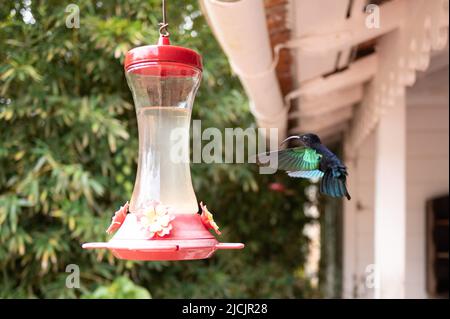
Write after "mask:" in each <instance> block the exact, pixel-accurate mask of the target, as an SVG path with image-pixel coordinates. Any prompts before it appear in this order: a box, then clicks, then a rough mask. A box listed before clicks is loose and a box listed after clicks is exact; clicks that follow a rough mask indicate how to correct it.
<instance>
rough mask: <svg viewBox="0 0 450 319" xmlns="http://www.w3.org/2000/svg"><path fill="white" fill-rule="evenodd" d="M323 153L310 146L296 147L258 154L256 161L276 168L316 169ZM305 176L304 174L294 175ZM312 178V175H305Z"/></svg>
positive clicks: (295, 170)
mask: <svg viewBox="0 0 450 319" xmlns="http://www.w3.org/2000/svg"><path fill="white" fill-rule="evenodd" d="M321 158H322V155H320V154H318V153H317V152H316V151H315V150H314V149H312V148H309V147H294V148H287V149H284V150H280V151H274V152H270V153H262V154H258V155H257V156H256V163H257V164H258V165H260V166H270V167H273V168H275V169H280V170H284V171H288V172H290V173H294V172H298V171H316V170H318V169H319V164H320V159H321ZM293 177H303V176H300V175H299V176H293ZM305 178H310V177H305Z"/></svg>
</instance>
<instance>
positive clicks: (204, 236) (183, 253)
mask: <svg viewBox="0 0 450 319" xmlns="http://www.w3.org/2000/svg"><path fill="white" fill-rule="evenodd" d="M172 226H173V228H172V231H171V232H170V234H169V235H168V236H167V237H164V238H155V239H146V238H144V237H143V235H142V233H141V231H140V230H139V225H138V223H137V219H136V216H135V215H133V214H128V215H127V217H126V219H125V221H124V222H123V224H122V226H121V227H120V228H119V230H118V231H117V233H116V234H115V235H114V237H113V238H112V239H111V240H110V241H109V242H102V243H86V244H83V245H82V247H83V248H85V249H109V250H111V252H112V253H113V254H114V256H116V257H117V258H119V259H127V260H193V259H205V258H209V257H211V256H212V255H213V254H214V252H215V251H216V250H219V249H242V248H244V244H241V243H219V242H218V241H217V239H216V238H215V237H214V236H213V235H212V234H211V233H210V232H209V231H208V230H207V229H206V227H205V226H204V225H203V223H202V221H201V219H200V215H198V214H186V215H184V214H178V215H175V219H174V220H173V221H172Z"/></svg>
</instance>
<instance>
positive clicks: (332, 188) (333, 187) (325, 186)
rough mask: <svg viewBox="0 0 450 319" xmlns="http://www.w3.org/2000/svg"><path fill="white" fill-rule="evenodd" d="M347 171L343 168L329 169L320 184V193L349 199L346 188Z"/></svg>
mask: <svg viewBox="0 0 450 319" xmlns="http://www.w3.org/2000/svg"><path fill="white" fill-rule="evenodd" d="M346 176H347V171H346V169H345V167H337V168H329V169H328V170H327V171H326V172H325V174H324V176H323V178H322V180H321V182H320V192H321V193H322V194H326V195H328V196H331V197H344V196H345V197H346V198H347V199H348V200H350V199H351V196H350V194H349V193H348V190H347V186H346Z"/></svg>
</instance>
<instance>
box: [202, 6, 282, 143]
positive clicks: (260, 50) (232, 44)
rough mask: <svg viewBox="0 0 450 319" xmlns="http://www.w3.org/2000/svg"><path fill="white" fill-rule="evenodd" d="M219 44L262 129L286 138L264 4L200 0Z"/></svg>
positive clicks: (279, 137) (280, 96) (280, 138)
mask: <svg viewBox="0 0 450 319" xmlns="http://www.w3.org/2000/svg"><path fill="white" fill-rule="evenodd" d="M200 4H201V5H202V9H203V11H204V12H205V14H206V17H207V21H208V23H209V24H210V26H211V28H212V30H213V32H214V34H215V36H216V38H217V40H218V41H219V43H220V45H221V46H222V48H223V50H224V51H225V54H226V55H227V57H228V60H229V62H230V64H231V67H232V69H233V71H234V72H235V73H236V74H237V75H238V76H239V78H240V80H241V83H242V85H243V87H244V89H245V91H246V93H247V95H248V97H249V99H250V110H251V112H252V114H253V115H254V116H255V118H256V122H257V124H258V126H259V127H262V128H277V129H278V139H279V140H282V139H284V138H285V136H286V128H287V120H288V117H287V111H288V109H287V108H286V107H285V104H284V101H283V96H282V94H281V90H280V86H279V83H278V79H277V76H276V73H275V67H274V66H275V63H276V62H275V63H274V61H273V58H272V48H271V46H270V42H269V32H268V30H267V24H266V16H265V11H264V1H261V0H240V1H220V0H200Z"/></svg>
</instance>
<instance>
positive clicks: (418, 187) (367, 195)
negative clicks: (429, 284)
mask: <svg viewBox="0 0 450 319" xmlns="http://www.w3.org/2000/svg"><path fill="white" fill-rule="evenodd" d="M448 73H449V70H448V66H447V67H446V68H444V69H440V70H438V71H435V72H433V73H431V74H427V75H424V76H423V77H421V78H419V79H418V80H417V83H416V84H415V85H414V86H413V87H412V88H410V89H408V92H407V100H406V103H407V109H406V113H407V114H406V127H407V128H406V130H407V136H406V143H407V144H406V153H407V155H406V156H407V163H406V173H407V174H406V175H407V177H406V178H407V180H406V184H407V186H406V187H407V192H406V201H407V204H406V210H407V212H406V261H405V268H406V269H405V272H406V275H405V297H406V298H426V297H427V293H426V283H425V278H426V274H425V271H426V269H425V268H426V260H425V201H426V200H427V199H428V198H430V197H434V196H439V195H442V194H445V193H448V191H449V146H448V145H449V104H448V101H449V100H448V99H449V92H448V86H449V81H448ZM375 135H376V134H374V133H372V134H371V136H370V137H369V138H368V139H367V140H366V141H365V142H364V145H363V146H362V147H361V148H360V149H359V150H358V151H357V153H356V154H355V156H354V157H353V158H348V157H347V158H346V164H347V165H348V167H349V174H350V176H349V177H350V178H349V187H350V193H351V195H352V201H350V202H347V201H344V210H345V212H344V241H343V242H344V249H343V252H344V256H343V262H344V265H343V266H344V269H343V275H344V288H343V297H345V298H355V297H356V298H372V297H373V296H374V291H373V288H371V286H370V285H371V283H372V279H373V277H372V273H371V270H372V269H371V268H370V265H371V264H373V263H374V194H375V176H374V172H375V162H374V158H375V152H376V143H375V142H376V141H375ZM387 182H388V181H387Z"/></svg>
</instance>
